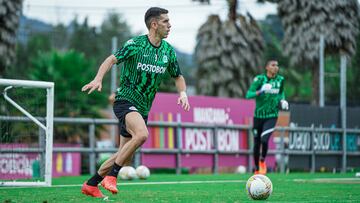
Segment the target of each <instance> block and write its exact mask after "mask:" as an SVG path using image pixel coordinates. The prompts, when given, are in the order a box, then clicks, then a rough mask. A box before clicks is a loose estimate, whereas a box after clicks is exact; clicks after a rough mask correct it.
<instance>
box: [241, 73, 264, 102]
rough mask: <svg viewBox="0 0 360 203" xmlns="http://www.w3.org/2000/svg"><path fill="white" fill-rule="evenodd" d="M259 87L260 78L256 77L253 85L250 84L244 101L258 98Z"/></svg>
mask: <svg viewBox="0 0 360 203" xmlns="http://www.w3.org/2000/svg"><path fill="white" fill-rule="evenodd" d="M260 86H261V77H260V76H259V75H258V76H256V77H255V78H254V81H253V83H251V85H250V88H249V90H248V91H247V92H246V96H245V98H246V99H252V98H255V97H256V96H258V95H259V94H260V93H261V92H260V91H258V89H259V88H260Z"/></svg>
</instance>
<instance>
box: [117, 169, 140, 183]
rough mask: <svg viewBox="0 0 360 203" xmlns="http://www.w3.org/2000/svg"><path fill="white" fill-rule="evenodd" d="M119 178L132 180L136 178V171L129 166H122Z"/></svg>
mask: <svg viewBox="0 0 360 203" xmlns="http://www.w3.org/2000/svg"><path fill="white" fill-rule="evenodd" d="M119 176H120V178H121V179H122V180H132V179H135V178H136V171H135V169H134V168H133V167H131V166H124V167H122V168H121V169H120V171H119Z"/></svg>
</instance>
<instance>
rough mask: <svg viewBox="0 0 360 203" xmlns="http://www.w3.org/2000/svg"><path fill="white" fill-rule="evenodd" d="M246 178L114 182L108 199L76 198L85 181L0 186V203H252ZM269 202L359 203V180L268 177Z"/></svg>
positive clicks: (322, 176) (321, 176) (315, 176)
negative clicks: (270, 186)
mask: <svg viewBox="0 0 360 203" xmlns="http://www.w3.org/2000/svg"><path fill="white" fill-rule="evenodd" d="M250 176H251V174H243V175H239V174H221V175H179V176H177V175H163V174H159V175H157V174H155V175H152V176H151V177H150V178H149V179H148V180H132V181H123V180H121V181H119V184H118V189H119V193H118V194H117V195H112V194H111V193H110V192H108V191H105V190H103V193H104V194H105V195H107V196H108V197H109V198H108V200H103V199H95V198H92V197H88V196H85V195H83V194H81V192H80V188H81V183H83V182H84V181H85V180H86V179H87V178H88V177H89V176H81V177H62V178H54V179H53V186H52V187H41V188H5V187H0V202H7V203H9V202H47V203H51V202H105V201H109V202H254V200H249V198H248V197H247V194H246V190H245V183H246V180H247V179H248V178H249V177H250ZM268 177H269V178H270V179H271V180H272V183H273V187H274V191H273V194H272V195H271V196H270V198H269V199H268V201H269V202H360V178H355V175H354V174H353V173H348V174H330V173H321V174H308V173H294V174H289V175H283V174H269V175H268Z"/></svg>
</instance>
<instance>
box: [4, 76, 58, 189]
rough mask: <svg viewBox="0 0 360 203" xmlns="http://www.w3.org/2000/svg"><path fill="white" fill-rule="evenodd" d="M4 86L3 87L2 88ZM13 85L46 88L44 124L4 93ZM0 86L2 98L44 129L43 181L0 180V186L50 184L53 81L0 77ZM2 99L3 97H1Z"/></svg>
mask: <svg viewBox="0 0 360 203" xmlns="http://www.w3.org/2000/svg"><path fill="white" fill-rule="evenodd" d="M3 87H4V88H3ZM13 87H33V88H42V89H46V125H43V124H42V123H41V122H40V121H39V120H38V119H37V118H35V117H34V116H32V115H31V114H30V113H29V112H27V111H26V110H25V109H24V108H22V107H21V106H20V105H19V104H17V103H16V102H15V101H14V100H12V99H11V98H10V97H9V96H8V95H7V93H6V91H7V90H10V89H11V88H13ZM0 88H1V91H4V92H3V96H4V99H5V100H6V101H7V102H9V103H10V104H11V105H13V106H14V107H15V108H16V109H18V110H19V111H21V112H22V113H23V114H24V115H26V116H27V117H28V118H29V119H30V120H32V121H33V122H34V123H36V124H37V125H38V126H39V127H40V128H42V129H43V130H44V131H45V137H46V141H45V173H44V181H2V180H0V186H51V177H52V174H51V173H52V152H53V120H54V83H53V82H43V81H30V80H13V79H0ZM1 99H3V98H1Z"/></svg>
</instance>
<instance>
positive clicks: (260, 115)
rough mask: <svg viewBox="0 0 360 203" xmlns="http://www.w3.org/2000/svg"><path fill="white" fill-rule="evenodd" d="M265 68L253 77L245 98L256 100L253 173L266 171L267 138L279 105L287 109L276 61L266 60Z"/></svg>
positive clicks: (276, 116) (281, 77)
mask: <svg viewBox="0 0 360 203" xmlns="http://www.w3.org/2000/svg"><path fill="white" fill-rule="evenodd" d="M265 69H266V72H265V73H264V74H260V75H257V76H256V77H255V78H254V81H253V83H252V84H251V86H250V88H249V90H248V91H247V93H246V98H247V99H252V98H255V100H256V108H255V113H254V123H253V134H254V149H253V150H254V162H255V174H266V172H267V167H266V163H265V158H266V154H267V151H268V143H269V138H270V136H271V134H272V132H273V131H274V128H275V124H276V121H277V118H278V112H279V107H280V108H281V109H282V110H288V109H289V104H288V102H287V101H286V100H285V96H284V77H283V76H281V75H278V71H279V67H278V62H277V61H275V60H270V61H268V62H267V63H266V68H265ZM260 148H261V156H260Z"/></svg>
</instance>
